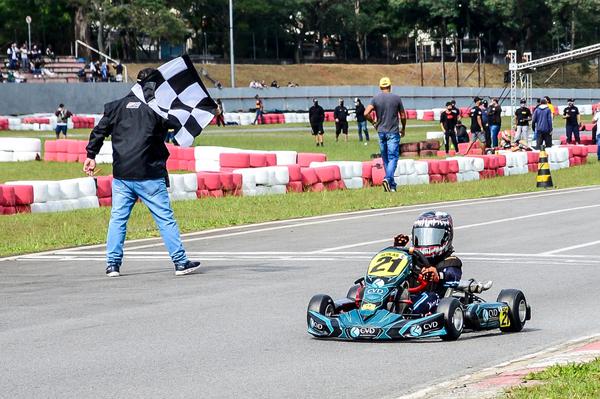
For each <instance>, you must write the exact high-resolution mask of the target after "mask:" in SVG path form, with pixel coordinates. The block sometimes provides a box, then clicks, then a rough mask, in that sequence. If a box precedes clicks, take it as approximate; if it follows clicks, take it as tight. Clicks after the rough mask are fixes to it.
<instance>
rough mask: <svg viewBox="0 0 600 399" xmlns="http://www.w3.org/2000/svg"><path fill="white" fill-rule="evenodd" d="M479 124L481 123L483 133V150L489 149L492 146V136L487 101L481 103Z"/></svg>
mask: <svg viewBox="0 0 600 399" xmlns="http://www.w3.org/2000/svg"><path fill="white" fill-rule="evenodd" d="M481 123H483V132H484V135H485V148H490V147H491V146H492V136H491V135H490V124H489V115H488V102H487V100H482V101H481Z"/></svg>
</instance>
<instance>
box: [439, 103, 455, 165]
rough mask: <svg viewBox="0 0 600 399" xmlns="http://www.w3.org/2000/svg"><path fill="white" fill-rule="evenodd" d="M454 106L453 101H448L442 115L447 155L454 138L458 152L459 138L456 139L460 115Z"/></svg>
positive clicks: (441, 124) (441, 125)
mask: <svg viewBox="0 0 600 399" xmlns="http://www.w3.org/2000/svg"><path fill="white" fill-rule="evenodd" d="M453 108H454V107H453V106H452V102H451V101H448V102H447V103H446V110H445V111H444V112H442V113H441V115H440V127H441V128H442V131H443V132H444V142H445V146H446V147H445V148H446V155H447V154H448V153H449V152H450V140H452V145H453V146H454V151H456V152H458V140H457V139H456V122H457V121H458V116H457V115H456V113H455V112H453V111H454V110H453Z"/></svg>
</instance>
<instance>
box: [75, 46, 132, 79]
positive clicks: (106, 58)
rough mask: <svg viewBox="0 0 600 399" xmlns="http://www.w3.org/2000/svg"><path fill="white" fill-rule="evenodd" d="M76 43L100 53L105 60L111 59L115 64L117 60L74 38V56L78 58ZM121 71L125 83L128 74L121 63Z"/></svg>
mask: <svg viewBox="0 0 600 399" xmlns="http://www.w3.org/2000/svg"><path fill="white" fill-rule="evenodd" d="M77 45H81V46H83V47H85V48H87V49H88V50H90V51H93V52H94V53H96V54H98V55H100V56H101V57H104V59H105V60H107V61H108V60H111V61H112V62H114V63H115V64H116V63H117V62H119V61H117V60H115V59H114V58H112V57H111V56H109V55H108V54H105V53H103V52H102V51H100V50H98V49H95V48H94V47H92V46H90V45H89V44H87V43H85V42H82V41H81V40H75V58H79V57H78V49H79V47H77ZM123 72H125V83H127V82H128V81H129V75H128V73H127V66H126V65H123Z"/></svg>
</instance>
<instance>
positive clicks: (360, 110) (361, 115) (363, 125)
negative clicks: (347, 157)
mask: <svg viewBox="0 0 600 399" xmlns="http://www.w3.org/2000/svg"><path fill="white" fill-rule="evenodd" d="M354 106H355V107H356V108H355V112H356V123H357V125H358V141H363V132H365V141H366V142H365V145H367V142H369V131H368V130H367V118H365V106H364V105H363V103H362V102H361V101H360V98H358V97H357V98H355V99H354Z"/></svg>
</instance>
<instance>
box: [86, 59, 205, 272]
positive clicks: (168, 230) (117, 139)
mask: <svg viewBox="0 0 600 399" xmlns="http://www.w3.org/2000/svg"><path fill="white" fill-rule="evenodd" d="M153 71H154V69H152V68H146V69H143V70H141V71H140V72H139V74H138V76H137V79H138V82H141V81H142V80H143V79H144V78H145V77H147V76H148V75H150V74H151V73H152V72H153ZM148 86H149V85H148ZM146 90H153V88H152V87H146V86H145V87H144V91H146ZM169 127H170V126H169V122H168V121H166V120H164V119H162V118H161V117H160V116H159V115H158V114H156V113H155V112H154V111H153V110H152V109H151V108H150V107H149V106H148V105H147V104H144V103H142V102H141V101H140V100H139V99H138V98H137V97H136V96H135V94H133V93H132V92H130V93H129V94H128V95H127V96H125V97H124V98H122V99H120V100H117V101H113V102H110V103H108V104H105V105H104V115H103V116H102V119H100V122H98V125H97V126H96V127H95V128H94V129H93V130H92V132H91V133H90V140H89V143H88V145H87V147H86V151H87V159H86V160H85V163H84V165H83V171H84V172H85V173H86V174H87V175H89V176H93V175H94V170H95V169H96V161H95V160H94V159H95V158H96V155H97V154H98V152H99V151H100V148H101V147H102V143H103V142H104V139H105V138H107V137H108V136H112V148H113V177H114V178H113V186H112V210H111V214H110V222H109V225H108V235H107V239H106V275H107V276H109V277H117V276H119V275H120V267H121V262H122V260H123V244H124V242H125V235H126V231H127V221H128V220H129V216H130V214H131V210H132V208H133V205H135V202H136V201H137V200H138V199H140V200H141V201H142V202H143V203H144V204H145V205H146V206H147V207H148V208H149V210H150V213H151V214H152V217H153V218H154V221H155V222H156V225H157V226H158V228H159V230H160V234H161V236H162V238H163V241H164V243H165V246H166V247H167V250H168V251H169V255H170V256H171V259H172V260H173V263H174V264H175V275H178V276H179V275H185V274H189V273H191V272H193V271H194V270H196V269H197V268H198V267H199V266H200V262H191V261H190V260H188V258H187V255H186V253H185V250H184V248H183V244H182V243H181V238H180V236H179V227H178V225H177V222H176V221H175V218H174V216H173V210H172V209H171V204H170V202H169V194H168V192H167V185H168V181H169V177H168V174H167V167H166V163H167V158H168V157H169V151H168V150H167V147H166V146H165V143H164V140H165V136H166V134H167V129H168V128H169Z"/></svg>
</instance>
